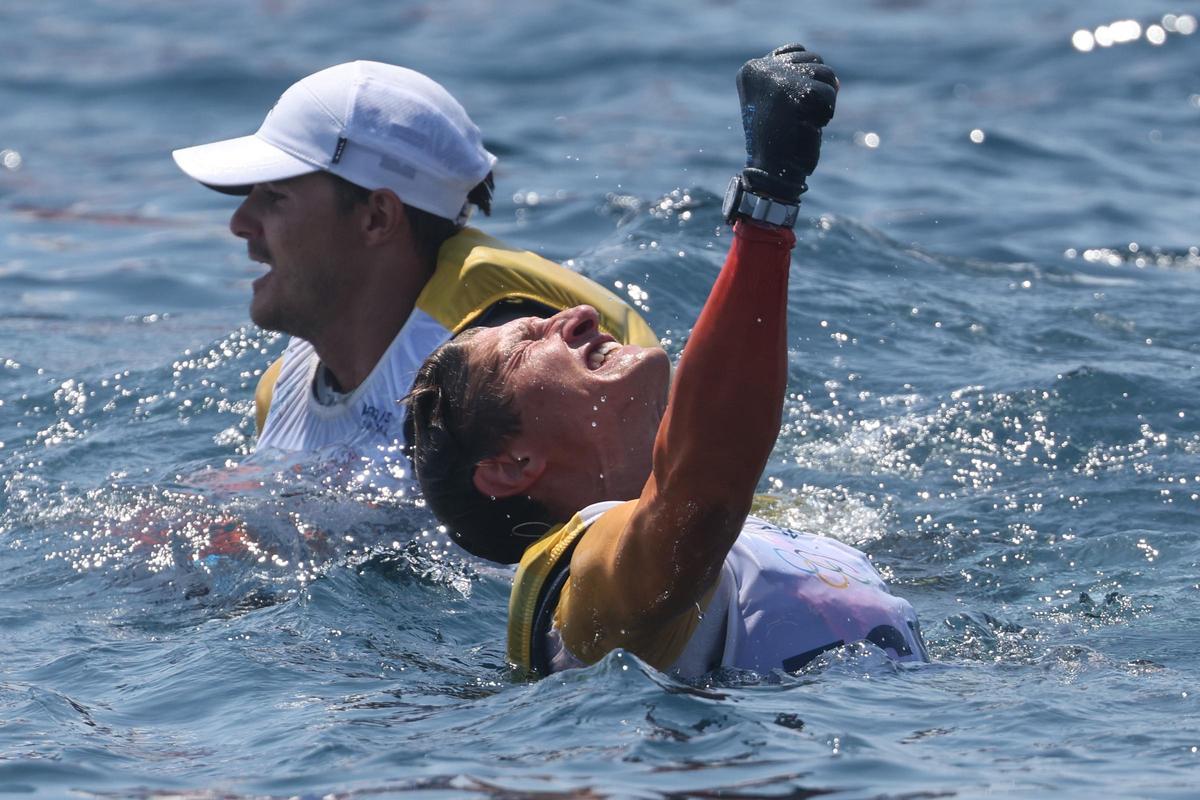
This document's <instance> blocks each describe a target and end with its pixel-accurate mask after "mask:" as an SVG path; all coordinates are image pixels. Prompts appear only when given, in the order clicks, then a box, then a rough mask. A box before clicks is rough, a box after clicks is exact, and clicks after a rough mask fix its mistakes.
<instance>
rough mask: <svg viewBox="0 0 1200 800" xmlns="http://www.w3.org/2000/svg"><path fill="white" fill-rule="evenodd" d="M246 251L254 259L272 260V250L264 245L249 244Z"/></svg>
mask: <svg viewBox="0 0 1200 800" xmlns="http://www.w3.org/2000/svg"><path fill="white" fill-rule="evenodd" d="M246 252H247V253H248V254H249V255H250V259H251V260H252V261H270V260H271V251H270V250H268V249H267V248H266V247H264V246H262V245H257V244H249V245H247V246H246Z"/></svg>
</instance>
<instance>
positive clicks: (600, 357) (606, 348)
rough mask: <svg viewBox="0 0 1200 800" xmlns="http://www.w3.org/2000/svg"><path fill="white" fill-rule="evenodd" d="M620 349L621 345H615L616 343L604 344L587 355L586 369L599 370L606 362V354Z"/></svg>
mask: <svg viewBox="0 0 1200 800" xmlns="http://www.w3.org/2000/svg"><path fill="white" fill-rule="evenodd" d="M620 349H621V345H619V344H617V343H616V342H605V343H604V344H602V345H600V346H599V347H597V348H596V349H595V350H593V351H592V352H590V353H588V368H589V369H600V367H602V366H603V365H604V362H605V361H607V360H608V354H609V353H611V352H613V351H614V350H620Z"/></svg>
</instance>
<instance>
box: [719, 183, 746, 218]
mask: <svg viewBox="0 0 1200 800" xmlns="http://www.w3.org/2000/svg"><path fill="white" fill-rule="evenodd" d="M741 196H742V182H741V180H740V179H739V178H738V176H737V175H734V176H733V177H732V178H730V179H729V186H728V188H726V189H725V199H724V200H723V201H722V202H721V216H722V217H724V218H725V221H726V222H729V221H730V219H729V218H730V217H731V216H733V212H734V210H735V209H736V208H737V207H738V201H739V200H740V199H741Z"/></svg>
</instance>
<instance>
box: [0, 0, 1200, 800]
mask: <svg viewBox="0 0 1200 800" xmlns="http://www.w3.org/2000/svg"><path fill="white" fill-rule="evenodd" d="M1188 6H1190V8H1189V7H1188ZM1196 13H1197V10H1196V8H1195V6H1194V5H1192V4H1188V3H1182V2H1171V0H1166V1H1165V2H1157V0H1156V1H1155V2H1143V1H1139V0H1123V1H1120V2H1118V0H1099V1H1098V2H1091V3H1076V2H1067V0H1045V1H1044V2H1033V1H1032V0H1028V1H1027V2H1022V3H966V2H961V0H907V1H904V2H901V1H899V0H849V1H847V2H829V1H828V0H815V1H813V2H803V3H766V2H739V3H731V2H722V1H719V0H708V1H703V0H692V1H691V2H682V0H653V1H651V2H636V3H635V2H632V0H618V1H617V2H611V3H600V2H593V3H588V2H582V0H540V1H539V2H532V1H531V2H512V1H510V2H491V1H490V0H447V1H445V2H426V3H417V2H393V3H382V2H374V3H333V2H321V1H318V0H257V1H256V2H245V0H239V1H238V2H234V0H211V1H210V2H205V3H189V4H184V3H160V2H155V3H152V2H149V1H148V0H96V2H91V3H76V2H67V1H66V0H7V1H6V2H5V4H4V7H3V10H2V17H3V24H2V25H0V102H2V103H3V109H4V113H3V117H2V120H3V121H2V122H0V240H2V241H3V248H2V249H0V480H2V481H3V495H2V496H0V794H14V795H34V796H38V797H60V796H73V797H79V796H82V797H144V798H156V797H164V798H165V797H180V796H182V797H195V798H207V797H213V798H216V797H221V798H225V797H256V798H257V797H291V796H304V797H319V796H333V797H358V796H362V797H376V796H391V795H397V796H405V797H409V796H412V797H471V796H494V797H528V796H533V797H537V796H541V797H567V796H580V797H584V796H588V797H592V796H602V797H716V796H730V797H815V796H822V795H828V796H831V797H950V796H961V797H981V796H1008V797H1038V796H1056V797H1095V796H1122V797H1134V796H1136V797H1180V798H1183V797H1195V796H1197V793H1198V792H1200V789H1198V788H1197V786H1198V785H1200V753H1198V748H1200V705H1198V693H1200V681H1198V675H1200V655H1197V652H1196V651H1197V646H1196V632H1197V630H1200V578H1198V574H1200V544H1198V542H1197V538H1198V537H1197V529H1198V527H1200V526H1198V523H1200V405H1198V403H1197V397H1198V396H1200V380H1198V376H1197V369H1196V362H1197V357H1198V356H1200V321H1198V320H1197V317H1198V312H1200V302H1198V300H1197V298H1198V296H1200V250H1198V246H1200V200H1198V198H1197V187H1198V185H1200V70H1198V69H1197V65H1198V64H1200V35H1197V34H1196V33H1195V29H1196V20H1195V17H1194V15H1195V14H1196ZM788 41H800V42H803V43H804V44H806V45H808V46H809V47H811V48H813V49H816V50H818V51H819V52H820V53H822V54H823V55H824V56H825V58H826V60H827V61H828V62H829V63H831V64H833V65H834V66H835V67H836V69H837V71H838V74H839V75H840V77H841V81H842V91H841V96H840V99H839V104H838V111H837V116H836V118H835V120H834V122H833V124H832V125H831V127H830V128H829V130H828V132H827V134H826V138H825V144H824V150H823V153H822V158H821V163H820V167H819V169H818V171H817V173H816V175H814V177H813V178H812V179H811V181H810V185H811V187H812V188H811V191H810V192H809V194H808V195H806V197H805V202H804V206H803V208H802V214H801V222H800V224H799V226H798V231H797V232H798V240H799V241H798V244H797V247H796V250H795V255H794V259H793V260H794V273H793V280H792V287H791V291H790V296H789V306H788V308H789V323H790V334H789V361H790V383H789V388H788V395H787V401H786V407H785V411H784V420H785V422H784V426H783V430H782V432H781V435H780V437H779V441H778V444H777V446H776V448H775V451H774V454H773V456H772V458H771V462H770V465H769V468H768V469H767V473H766V475H765V476H764V478H763V481H762V483H761V486H760V487H759V488H760V492H761V493H762V494H763V495H764V499H763V500H762V502H761V512H762V513H763V514H764V515H766V516H769V517H771V518H772V519H775V520H777V521H782V522H784V523H786V524H790V525H792V526H795V527H801V528H806V529H809V530H813V531H817V532H820V533H823V534H825V535H828V536H832V537H836V538H837V539H840V540H842V541H844V542H847V543H849V544H852V545H854V546H857V547H859V548H861V549H863V550H865V551H866V552H868V553H869V554H870V555H871V557H872V558H873V559H874V560H875V563H876V564H877V565H879V567H880V569H881V570H882V571H883V573H884V574H885V575H886V576H887V578H888V579H889V581H890V582H891V585H892V586H893V587H894V590H895V591H896V592H897V593H899V594H902V595H903V596H905V597H906V598H908V599H909V600H910V601H911V602H912V603H913V605H914V606H915V607H916V609H917V611H918V613H919V614H920V616H921V619H922V621H923V626H924V631H925V635H926V638H927V641H928V645H929V648H930V650H931V653H932V655H933V662H932V663H930V664H928V665H921V666H916V667H911V666H907V665H906V666H902V667H898V666H896V665H894V664H892V663H890V662H888V661H887V660H886V659H885V658H883V657H882V656H881V655H880V653H879V652H878V651H875V650H872V649H871V648H869V647H863V648H857V649H855V648H851V649H849V650H847V651H844V652H838V653H833V654H829V655H827V656H825V657H823V658H821V659H819V660H818V662H816V663H814V664H813V665H812V666H811V667H809V668H806V669H805V670H804V671H802V672H800V673H798V674H783V673H774V674H768V675H751V674H745V673H737V674H729V673H720V674H715V675H712V676H708V677H706V678H705V679H704V680H701V681H699V682H695V683H682V682H679V681H677V680H673V679H672V678H670V677H669V676H666V675H663V674H661V673H658V672H656V671H655V670H653V669H651V668H649V667H648V666H646V665H645V664H643V663H641V662H639V661H638V660H637V659H636V658H635V657H633V656H631V655H629V654H623V653H615V654H613V655H611V656H610V657H608V658H607V659H605V660H604V661H602V662H601V663H599V664H597V665H595V666H593V667H591V668H588V669H584V670H578V671H571V672H568V673H564V674H562V675H559V676H555V677H553V678H551V679H548V680H544V681H541V682H540V683H528V682H524V681H521V680H519V679H517V678H515V677H514V676H513V674H512V673H511V672H510V671H509V669H508V667H507V665H506V663H505V659H504V636H505V617H506V598H507V592H508V583H509V580H510V572H509V571H508V570H506V569H502V568H497V567H493V566H489V565H487V564H485V563H483V562H480V561H476V560H473V559H471V558H469V557H466V556H464V555H463V554H461V553H460V552H458V551H456V550H455V549H454V548H453V547H452V546H451V545H449V543H448V542H447V540H446V537H445V535H444V533H443V532H441V531H439V530H438V528H437V525H436V522H435V520H433V519H432V518H431V517H430V515H429V514H428V512H427V511H426V510H425V509H424V508H422V507H421V505H420V503H419V501H418V500H417V499H416V498H413V497H411V496H408V495H403V494H397V493H393V492H389V491H387V490H386V488H384V487H385V486H386V481H384V480H382V478H383V477H385V476H379V475H373V474H371V473H370V471H368V470H364V469H362V468H361V466H359V465H356V464H355V463H353V462H346V461H344V460H343V461H341V462H338V461H337V460H336V459H334V458H331V459H326V460H325V461H324V462H321V461H319V460H318V462H317V463H292V462H287V461H271V460H268V461H267V462H265V463H263V464H259V465H257V466H254V467H247V466H245V465H242V462H243V460H244V459H245V457H246V456H247V454H248V453H249V452H250V451H251V449H252V447H253V422H252V419H251V417H252V400H251V396H252V392H253V388H254V386H255V383H256V381H257V378H258V376H259V374H260V373H261V371H262V370H263V368H264V367H265V366H266V365H267V364H268V363H269V362H270V361H271V360H272V359H273V358H274V357H275V356H276V355H277V354H278V353H279V352H280V351H281V349H282V347H283V344H284V341H283V339H281V338H280V337H278V336H276V335H274V334H271V333H266V332H263V331H260V330H258V329H256V328H254V327H253V326H251V325H250V324H249V322H248V319H247V312H246V305H247V300H248V297H249V293H250V287H249V284H250V282H251V281H252V280H253V279H254V278H255V277H257V275H259V274H261V267H260V266H259V265H256V264H254V263H252V262H251V261H250V260H249V259H248V258H247V256H246V252H245V247H244V244H243V243H241V242H239V241H238V240H236V239H235V238H234V237H233V236H232V235H231V234H230V233H229V232H228V230H227V227H226V225H227V219H228V216H229V214H230V212H231V211H232V209H233V207H234V202H235V201H234V200H232V199H231V198H228V197H225V196H222V195H219V194H217V193H214V192H209V191H207V190H205V189H203V188H202V187H200V186H198V185H196V184H195V183H193V182H192V181H190V180H188V179H187V178H185V177H184V176H183V175H182V174H181V173H180V172H178V170H177V169H176V168H175V167H174V165H173V164H172V162H171V160H170V156H169V152H170V150H171V149H173V148H176V147H182V146H187V145H190V144H196V143H201V142H207V141H212V140H215V139H219V138H227V137H232V136H238V135H243V134H246V133H249V132H251V131H253V130H254V129H255V127H256V126H257V125H258V123H259V122H260V121H261V118H262V116H263V114H264V113H265V112H266V111H267V109H269V108H270V107H271V105H272V103H273V102H274V100H275V98H276V97H277V96H278V95H279V93H280V92H281V91H282V90H283V89H284V88H285V87H286V86H287V85H289V84H290V83H291V82H292V81H294V80H296V79H298V78H299V77H301V76H303V75H305V74H308V73H310V72H313V71H315V70H317V69H320V68H322V67H325V66H329V65H331V64H334V63H338V62H342V61H347V60H352V59H356V58H366V59H377V60H383V61H391V62H396V63H401V64H405V65H408V66H412V67H415V68H417V69H420V70H423V71H425V72H427V73H429V74H430V75H432V76H434V77H435V78H437V79H438V80H439V81H441V82H443V83H444V84H445V85H446V86H447V87H448V88H449V89H450V90H451V91H452V92H453V93H455V94H456V95H457V96H458V97H459V98H460V99H461V100H462V102H463V103H464V105H465V106H466V107H467V108H468V109H469V110H470V112H471V114H472V115H473V117H474V118H475V120H476V121H477V122H478V123H479V124H480V126H481V127H482V129H483V130H484V132H485V138H486V141H487V144H488V146H489V148H490V149H491V150H492V151H493V152H495V153H496V154H497V155H498V156H499V157H500V162H499V166H498V168H497V175H496V177H497V185H498V197H497V203H496V208H495V211H494V214H493V216H492V218H491V219H484V220H479V222H480V223H481V225H482V226H483V227H484V228H485V229H486V230H487V231H489V232H490V233H493V234H494V235H497V236H500V237H502V238H504V239H507V240H508V241H510V242H512V243H514V244H517V245H521V246H524V247H528V248H531V249H535V250H537V251H539V252H542V253H544V254H546V255H548V256H550V257H552V258H555V259H558V260H561V261H563V262H565V263H567V264H568V265H569V266H570V267H571V268H573V269H575V270H578V271H579V272H582V273H583V274H585V275H588V276H590V277H591V278H593V279H594V280H596V281H598V282H600V283H602V284H604V285H605V286H608V287H611V288H613V289H614V290H615V291H617V292H618V293H619V294H621V295H622V296H624V297H626V298H627V299H628V300H629V302H631V303H633V304H635V305H636V306H637V307H638V308H639V309H641V310H642V312H643V313H644V314H645V316H646V318H647V319H648V320H649V321H650V323H651V324H652V325H653V326H654V327H655V329H656V330H657V331H658V332H659V333H660V334H661V335H662V336H663V339H664V344H665V346H666V347H667V349H668V351H669V352H670V353H671V354H672V356H673V357H677V356H678V354H679V352H680V351H681V349H682V347H683V345H684V343H685V341H686V338H687V335H688V332H689V330H690V327H691V325H692V322H693V320H694V319H695V315H696V313H697V312H698V310H699V308H700V306H701V304H702V302H703V300H704V297H705V293H706V290H707V286H708V285H709V284H710V282H711V280H712V278H713V276H714V275H715V274H716V272H717V270H718V268H719V266H720V263H721V261H722V257H723V254H724V251H725V249H726V247H727V245H728V241H729V235H728V233H727V231H726V230H725V229H724V227H723V226H722V224H721V220H720V211H719V206H720V197H719V195H720V193H721V191H722V189H723V187H724V185H725V183H726V181H727V179H728V177H729V175H730V174H732V173H733V171H734V170H736V169H737V168H738V167H739V166H740V163H741V159H742V157H743V155H742V149H741V148H742V140H741V133H740V130H739V129H738V120H739V117H738V108H737V99H736V94H735V90H734V87H733V74H734V72H735V70H736V69H737V67H738V65H740V64H741V62H743V61H744V60H746V59H747V58H750V57H754V56H757V55H761V54H762V53H765V52H766V51H767V50H769V49H770V48H772V47H774V46H776V45H778V44H782V43H784V42H788ZM331 464H332V465H333V466H331ZM241 530H247V531H250V532H251V534H252V536H253V538H254V540H255V541H256V542H257V543H258V545H257V546H258V548H259V549H258V550H257V551H255V552H253V553H251V554H250V555H245V554H243V555H240V556H234V557H229V556H225V555H222V554H221V553H220V552H218V551H219V550H220V548H219V547H218V546H217V545H219V543H220V541H221V539H222V537H223V536H224V537H229V536H234V535H236V534H237V532H238V531H241Z"/></svg>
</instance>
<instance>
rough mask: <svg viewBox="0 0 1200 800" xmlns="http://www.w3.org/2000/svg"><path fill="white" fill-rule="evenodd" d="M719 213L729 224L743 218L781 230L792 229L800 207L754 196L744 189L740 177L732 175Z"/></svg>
mask: <svg viewBox="0 0 1200 800" xmlns="http://www.w3.org/2000/svg"><path fill="white" fill-rule="evenodd" d="M721 211H722V212H724V214H725V221H726V222H728V223H730V224H733V221H734V220H736V219H737V218H738V217H745V218H746V219H751V220H754V221H755V222H765V223H767V224H769V225H778V226H780V227H781V228H794V227H795V226H796V219H797V218H798V217H799V216H800V205H799V203H784V202H782V201H780V200H773V199H771V198H770V197H764V196H763V195H759V194H754V193H753V192H751V191H750V190H749V189H747V188H746V184H745V183H744V182H743V181H742V176H741V175H734V176H733V178H732V179H730V181H729V188H728V189H726V190H725V202H724V203H722V205H721Z"/></svg>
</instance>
